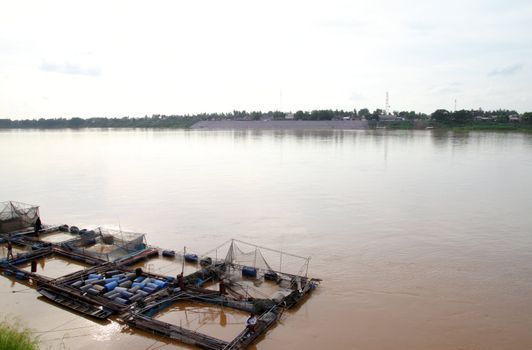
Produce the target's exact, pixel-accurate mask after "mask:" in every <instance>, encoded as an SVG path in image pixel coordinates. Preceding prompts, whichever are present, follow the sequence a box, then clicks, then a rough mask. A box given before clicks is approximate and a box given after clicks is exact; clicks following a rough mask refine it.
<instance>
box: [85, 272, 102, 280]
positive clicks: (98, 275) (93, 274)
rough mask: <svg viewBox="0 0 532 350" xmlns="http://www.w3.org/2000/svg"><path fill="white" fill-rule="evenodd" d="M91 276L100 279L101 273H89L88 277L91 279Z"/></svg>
mask: <svg viewBox="0 0 532 350" xmlns="http://www.w3.org/2000/svg"><path fill="white" fill-rule="evenodd" d="M93 278H96V279H100V278H102V275H100V274H99V273H89V278H88V279H93Z"/></svg>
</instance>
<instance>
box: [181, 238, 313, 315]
mask: <svg viewBox="0 0 532 350" xmlns="http://www.w3.org/2000/svg"><path fill="white" fill-rule="evenodd" d="M205 259H212V260H213V262H214V264H213V265H212V266H213V267H216V266H220V268H221V271H220V273H218V280H219V281H220V282H216V283H214V284H212V283H210V284H208V285H207V288H208V289H212V290H218V289H220V284H223V286H222V288H223V290H224V291H225V292H226V293H227V295H230V296H232V297H234V298H244V299H247V300H265V299H266V300H273V301H275V302H276V303H279V302H282V301H288V299H292V297H296V299H299V298H301V297H303V295H304V294H306V292H307V291H308V289H309V288H311V289H314V288H315V287H316V285H317V283H319V280H317V279H313V278H309V277H308V268H309V264H310V258H309V257H303V256H299V255H295V254H291V253H287V252H284V251H280V250H275V249H270V248H265V247H261V246H258V245H255V244H250V243H246V242H243V241H240V240H236V239H231V240H229V241H227V242H225V243H224V244H222V245H220V246H218V247H216V248H215V249H213V250H211V251H209V252H207V253H205V254H203V255H202V260H205ZM191 277H194V275H191V276H187V279H189V278H191ZM294 292H296V293H295V294H294ZM297 301H298V300H293V301H289V302H287V303H286V304H287V305H294V304H295V303H297Z"/></svg>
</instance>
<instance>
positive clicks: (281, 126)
mask: <svg viewBox="0 0 532 350" xmlns="http://www.w3.org/2000/svg"><path fill="white" fill-rule="evenodd" d="M83 129H113V130H121V129H122V130H124V129H151V130H379V129H384V130H442V131H443V130H447V131H513V132H532V124H529V123H496V122H469V123H464V124H444V123H438V122H434V121H413V122H412V121H374V120H364V119H363V120H360V119H356V120H199V121H198V120H196V121H194V122H188V123H183V124H179V125H157V126H142V125H131V126H118V125H117V126H96V125H94V126H79V127H65V126H55V127H54V126H42V125H41V126H34V125H32V126H27V127H13V126H10V127H6V126H2V125H0V131H2V130H83Z"/></svg>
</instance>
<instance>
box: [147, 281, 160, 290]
mask: <svg viewBox="0 0 532 350" xmlns="http://www.w3.org/2000/svg"><path fill="white" fill-rule="evenodd" d="M146 287H149V288H152V289H155V290H157V289H159V288H160V287H159V286H158V285H157V284H155V283H148V284H147V285H146Z"/></svg>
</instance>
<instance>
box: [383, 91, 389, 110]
mask: <svg viewBox="0 0 532 350" xmlns="http://www.w3.org/2000/svg"><path fill="white" fill-rule="evenodd" d="M389 114H390V95H389V94H388V91H386V104H385V105H384V115H389Z"/></svg>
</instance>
